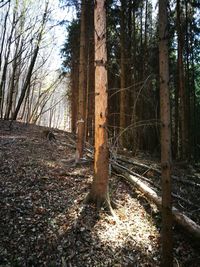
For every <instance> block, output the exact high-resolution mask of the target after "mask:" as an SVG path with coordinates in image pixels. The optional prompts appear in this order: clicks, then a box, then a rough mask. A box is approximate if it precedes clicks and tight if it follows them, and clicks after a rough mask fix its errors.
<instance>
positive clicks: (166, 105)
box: [159, 0, 173, 267]
mask: <svg viewBox="0 0 200 267" xmlns="http://www.w3.org/2000/svg"><path fill="white" fill-rule="evenodd" d="M167 5H168V1H167V0H159V66H160V119H161V167H162V266H164V267H170V266H173V247H172V200H171V124H170V97H169V55H168V30H167V27H168V23H167Z"/></svg>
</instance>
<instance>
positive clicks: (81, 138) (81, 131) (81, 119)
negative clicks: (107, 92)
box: [75, 0, 86, 163]
mask: <svg viewBox="0 0 200 267" xmlns="http://www.w3.org/2000/svg"><path fill="white" fill-rule="evenodd" d="M85 16H86V1H85V0H82V4H81V32H80V60H79V101H78V121H77V146H76V158H75V161H76V163H78V162H79V160H80V159H81V158H82V157H83V149H84V142H85V115H86V114H85V108H86V107H85V104H86V103H85V102H86V99H85V96H86V51H85V50H86V36H85V34H86V27H85Z"/></svg>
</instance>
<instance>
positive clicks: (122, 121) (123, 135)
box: [120, 0, 127, 147]
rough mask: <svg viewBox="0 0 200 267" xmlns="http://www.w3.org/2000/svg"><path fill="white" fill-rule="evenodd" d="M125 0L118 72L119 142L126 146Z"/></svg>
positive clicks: (122, 0) (122, 7)
mask: <svg viewBox="0 0 200 267" xmlns="http://www.w3.org/2000/svg"><path fill="white" fill-rule="evenodd" d="M124 16H125V1H124V0H121V24H120V31H121V33H120V49H121V63H120V65H121V72H120V83H121V85H120V144H121V146H122V147H125V146H126V133H125V129H126V105H127V102H126V70H125V18H124Z"/></svg>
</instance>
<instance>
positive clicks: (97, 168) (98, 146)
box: [86, 0, 112, 211]
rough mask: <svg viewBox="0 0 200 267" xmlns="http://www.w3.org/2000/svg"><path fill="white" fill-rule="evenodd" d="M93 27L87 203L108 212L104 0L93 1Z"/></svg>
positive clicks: (109, 207)
mask: <svg viewBox="0 0 200 267" xmlns="http://www.w3.org/2000/svg"><path fill="white" fill-rule="evenodd" d="M94 12H95V13H94V26H95V159H94V179H93V183H92V187H91V190H90V192H89V194H88V197H87V199H86V200H87V201H89V202H93V203H95V204H96V205H97V208H100V207H101V206H105V207H106V208H108V209H109V211H112V209H111V205H110V200H109V192H108V179H109V150H108V133H107V108H108V107H107V105H108V90H107V69H106V65H107V48H106V10H105V0H97V1H96V4H95V11H94Z"/></svg>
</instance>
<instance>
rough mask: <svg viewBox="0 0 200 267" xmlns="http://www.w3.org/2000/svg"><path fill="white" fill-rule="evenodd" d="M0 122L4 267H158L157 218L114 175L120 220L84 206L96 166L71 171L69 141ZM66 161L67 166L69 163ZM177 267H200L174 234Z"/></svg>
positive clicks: (0, 256)
mask: <svg viewBox="0 0 200 267" xmlns="http://www.w3.org/2000/svg"><path fill="white" fill-rule="evenodd" d="M42 131H43V127H39V126H35V125H25V124H22V123H18V122H16V123H14V124H13V129H12V130H11V131H8V122H5V121H0V218H1V219H0V266H1V267H3V266H4V267H8V266H20V267H21V266H48V267H50V266H52V267H53V266H61V267H67V266H69V267H71V266H73V267H76V266H77V267H78V266H116V267H119V266H146V267H147V266H152V267H156V266H160V257H161V256H160V255H161V248H160V225H161V221H160V213H159V211H158V210H157V208H156V206H155V205H154V204H153V203H150V202H148V200H147V199H146V198H145V197H144V196H143V195H142V194H141V193H139V192H138V191H137V190H133V187H130V186H129V185H128V184H125V183H124V182H123V181H122V180H120V179H119V178H117V177H114V176H112V177H111V179H110V195H111V198H112V199H114V200H115V202H116V203H117V209H116V210H115V212H116V215H117V217H118V218H119V220H118V221H115V220H114V219H113V218H112V217H111V216H109V215H107V214H106V213H105V211H104V210H101V211H100V212H99V213H97V211H96V209H95V207H94V206H88V205H83V201H84V199H85V197H86V195H87V192H88V191H89V189H90V185H91V182H92V177H93V166H92V165H91V164H90V165H85V164H83V165H80V166H74V164H73V163H70V164H69V162H70V160H71V159H73V158H74V150H73V149H72V148H69V147H68V146H67V140H68V139H67V138H66V137H67V135H70V133H66V132H63V131H59V130H55V135H56V139H57V141H56V142H55V143H52V142H49V141H47V140H46V139H44V138H43V137H42ZM67 162H68V163H67ZM174 236H175V241H174V259H175V265H174V266H200V257H199V252H198V249H197V248H196V247H194V246H192V241H191V240H189V239H187V238H186V239H184V238H183V235H182V233H181V232H180V231H178V232H177V231H176V233H175V234H174Z"/></svg>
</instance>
